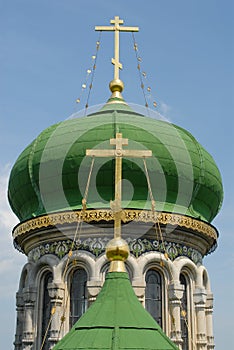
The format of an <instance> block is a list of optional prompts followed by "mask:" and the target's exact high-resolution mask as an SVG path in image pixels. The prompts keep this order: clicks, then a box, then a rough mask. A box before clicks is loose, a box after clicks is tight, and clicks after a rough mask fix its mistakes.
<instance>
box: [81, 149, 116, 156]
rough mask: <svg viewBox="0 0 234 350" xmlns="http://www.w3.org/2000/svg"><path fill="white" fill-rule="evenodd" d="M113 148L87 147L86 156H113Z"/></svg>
mask: <svg viewBox="0 0 234 350" xmlns="http://www.w3.org/2000/svg"><path fill="white" fill-rule="evenodd" d="M115 152H116V151H115V150H114V149H87V150H86V156H91V157H115Z"/></svg>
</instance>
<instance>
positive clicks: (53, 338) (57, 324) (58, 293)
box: [48, 282, 64, 349]
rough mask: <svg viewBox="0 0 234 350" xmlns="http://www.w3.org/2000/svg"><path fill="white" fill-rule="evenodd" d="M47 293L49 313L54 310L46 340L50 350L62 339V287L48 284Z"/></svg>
mask: <svg viewBox="0 0 234 350" xmlns="http://www.w3.org/2000/svg"><path fill="white" fill-rule="evenodd" d="M48 292H49V296H50V298H51V311H52V312H53V310H54V314H53V317H52V320H51V325H50V331H49V339H48V340H49V344H50V345H49V347H50V349H52V348H53V347H54V345H55V344H56V343H57V342H58V341H59V340H60V339H61V338H62V334H61V331H62V328H61V326H62V325H61V317H62V315H63V300H64V285H63V284H62V283H56V282H52V283H48Z"/></svg>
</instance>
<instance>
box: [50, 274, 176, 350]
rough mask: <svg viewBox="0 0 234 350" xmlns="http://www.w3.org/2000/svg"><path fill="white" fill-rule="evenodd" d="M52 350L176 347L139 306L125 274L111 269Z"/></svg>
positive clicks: (158, 349) (143, 349)
mask: <svg viewBox="0 0 234 350" xmlns="http://www.w3.org/2000/svg"><path fill="white" fill-rule="evenodd" d="M53 349H54V350H76V349H86V350H88V349H92V350H98V349H99V350H100V349H102V350H127V349H132V350H172V349H175V350H178V348H177V346H176V345H175V344H174V343H172V341H171V340H170V339H169V338H168V337H167V336H166V335H165V334H164V333H163V331H162V330H161V328H160V327H159V325H158V324H157V323H156V321H155V320H154V319H153V318H152V317H151V316H150V314H149V313H148V312H147V311H146V310H145V309H144V308H143V306H142V305H141V303H140V302H139V300H138V299H137V297H136V295H135V293H134V291H133V289H132V286H131V284H130V281H129V278H128V275H127V273H124V272H111V273H108V274H107V277H106V281H105V283H104V285H103V288H102V290H101V292H100V293H99V295H98V297H97V299H96V301H95V302H94V303H93V304H92V305H91V306H90V308H89V309H88V310H87V311H86V313H85V314H84V315H83V316H82V317H81V318H80V320H79V321H78V322H77V323H75V325H74V326H73V328H72V329H71V331H70V332H69V333H68V334H67V335H65V337H63V339H62V340H61V341H60V342H59V343H58V344H57V345H55V347H54V348H53Z"/></svg>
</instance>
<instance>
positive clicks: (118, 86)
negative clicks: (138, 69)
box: [95, 16, 139, 93]
mask: <svg viewBox="0 0 234 350" xmlns="http://www.w3.org/2000/svg"><path fill="white" fill-rule="evenodd" d="M110 23H111V24H114V25H113V26H96V27H95V30H97V31H114V32H115V45H114V47H115V57H114V58H112V60H111V62H112V64H113V65H114V66H115V68H114V80H113V81H112V82H111V83H110V89H111V91H112V92H115V91H118V92H120V93H121V92H122V90H123V82H122V81H121V80H120V79H119V70H120V69H122V68H123V66H122V64H121V63H120V61H119V32H138V31H139V28H138V27H125V26H120V25H122V24H123V23H124V21H123V20H122V19H120V18H119V16H115V18H114V19H112V20H111V21H110Z"/></svg>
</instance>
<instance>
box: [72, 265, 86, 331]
mask: <svg viewBox="0 0 234 350" xmlns="http://www.w3.org/2000/svg"><path fill="white" fill-rule="evenodd" d="M87 305H88V292H87V272H86V271H85V270H84V269H76V270H75V271H74V272H73V273H72V276H71V282H70V317H69V326H70V328H71V327H72V326H73V325H74V323H75V322H76V321H78V320H79V318H80V317H81V316H82V315H83V313H84V312H85V311H86V310H87Z"/></svg>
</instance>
